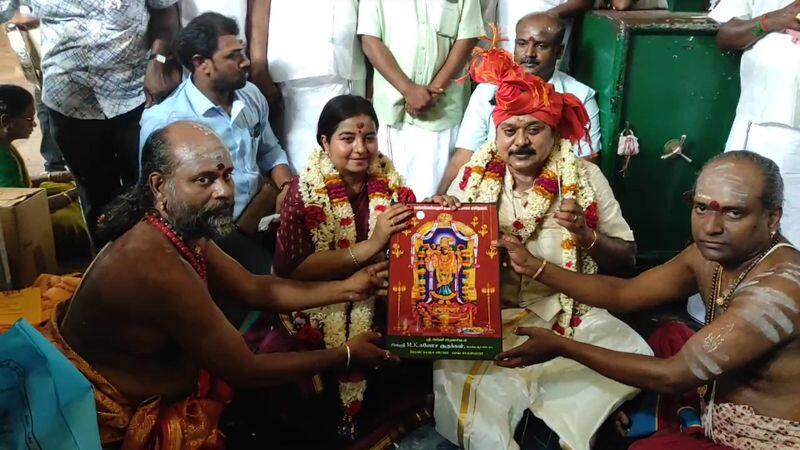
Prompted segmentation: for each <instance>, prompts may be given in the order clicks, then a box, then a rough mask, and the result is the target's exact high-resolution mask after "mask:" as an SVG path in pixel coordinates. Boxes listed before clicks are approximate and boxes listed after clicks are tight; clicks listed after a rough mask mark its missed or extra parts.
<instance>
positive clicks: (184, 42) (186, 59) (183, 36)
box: [175, 12, 239, 72]
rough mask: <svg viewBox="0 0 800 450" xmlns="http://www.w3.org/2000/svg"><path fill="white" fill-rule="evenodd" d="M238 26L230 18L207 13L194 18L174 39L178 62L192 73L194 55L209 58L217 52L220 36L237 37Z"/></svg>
mask: <svg viewBox="0 0 800 450" xmlns="http://www.w3.org/2000/svg"><path fill="white" fill-rule="evenodd" d="M238 34H239V26H238V25H237V24H236V21H235V20H233V19H231V18H230V17H225V16H223V15H222V14H219V13H215V12H207V13H204V14H201V15H199V16H197V17H195V18H194V19H193V20H192V21H191V22H189V23H188V24H187V25H186V26H185V27H184V28H183V29H182V30H181V31H180V32H178V36H177V37H176V38H175V53H176V54H177V55H178V60H179V61H180V62H181V64H183V67H186V69H187V70H189V71H190V72H194V64H193V63H192V58H193V57H194V55H200V56H204V57H206V58H211V56H213V55H214V52H216V51H217V48H218V47H217V39H219V37H220V36H226V35H238Z"/></svg>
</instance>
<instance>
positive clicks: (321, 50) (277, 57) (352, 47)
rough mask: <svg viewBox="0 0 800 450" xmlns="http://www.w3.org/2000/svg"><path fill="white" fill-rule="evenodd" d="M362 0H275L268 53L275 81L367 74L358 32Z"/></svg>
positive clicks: (359, 76)
mask: <svg viewBox="0 0 800 450" xmlns="http://www.w3.org/2000/svg"><path fill="white" fill-rule="evenodd" d="M357 24H358V0H272V6H271V8H270V17H269V44H268V46H267V58H268V60H269V73H270V76H272V79H273V80H274V81H276V82H283V81H289V80H299V79H302V78H311V77H323V76H330V75H334V76H338V77H340V78H344V79H346V80H363V79H365V78H366V69H365V66H364V54H363V53H361V42H360V41H359V39H358V36H356V26H357Z"/></svg>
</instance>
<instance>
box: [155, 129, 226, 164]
mask: <svg viewBox="0 0 800 450" xmlns="http://www.w3.org/2000/svg"><path fill="white" fill-rule="evenodd" d="M159 131H160V132H161V133H162V138H163V140H164V144H165V146H166V147H165V149H164V150H166V151H167V154H168V158H169V159H170V160H171V161H172V162H173V163H174V164H175V165H176V167H177V166H181V165H183V164H196V163H199V162H209V161H213V162H214V163H215V164H221V165H222V167H220V170H224V169H225V168H227V167H232V166H233V165H232V163H231V157H230V153H229V152H228V149H227V147H225V144H223V143H222V140H220V138H219V136H217V134H216V133H214V131H213V130H212V129H211V128H208V127H207V126H205V125H203V124H199V123H196V122H189V121H179V122H174V123H171V124H169V125H167V126H166V127H164V128H163V129H162V130H159ZM159 131H157V132H156V133H158V132H159ZM154 134H155V133H154Z"/></svg>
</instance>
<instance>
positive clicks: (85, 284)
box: [50, 122, 398, 449]
mask: <svg viewBox="0 0 800 450" xmlns="http://www.w3.org/2000/svg"><path fill="white" fill-rule="evenodd" d="M142 164H143V165H142V169H143V172H142V174H143V176H142V177H141V179H140V180H139V182H138V184H137V185H136V186H134V187H133V188H131V189H130V190H129V191H128V192H126V193H125V194H123V195H122V196H120V197H118V198H117V199H116V200H115V201H114V202H113V203H112V204H111V205H110V206H109V208H108V209H107V210H106V212H105V213H104V214H103V216H102V217H101V219H100V221H99V225H98V230H99V232H101V233H103V234H104V237H105V238H106V239H107V240H108V241H109V244H108V245H106V247H105V248H103V250H102V251H101V252H100V253H99V254H98V255H97V258H96V259H95V260H94V262H93V263H92V264H91V266H90V267H89V269H88V270H87V272H86V274H85V275H84V277H83V280H82V282H81V284H80V285H79V286H78V288H77V289H76V291H75V294H74V295H73V296H72V299H71V300H68V301H67V302H65V303H62V304H61V305H59V306H58V307H57V308H56V309H55V312H54V315H53V318H52V320H51V324H50V327H51V328H50V333H51V335H52V336H51V339H52V340H53V342H54V343H55V344H56V346H57V347H58V348H59V349H60V350H61V351H62V352H63V353H64V354H65V355H66V356H67V357H68V358H69V359H70V361H72V363H73V364H75V366H76V367H77V368H78V369H79V370H80V371H81V372H82V373H83V374H84V375H85V376H86V378H87V379H88V380H89V381H90V382H91V383H92V384H93V385H94V390H95V400H96V404H97V417H98V422H99V424H100V434H101V441H102V442H103V445H104V446H107V445H111V446H118V445H120V444H121V446H122V448H126V449H144V448H151V447H150V445H152V444H153V443H155V442H157V443H159V444H160V445H161V446H162V447H160V448H187V447H185V445H189V442H191V443H193V444H192V445H194V444H200V445H198V447H196V448H209V449H212V448H224V443H223V442H222V435H221V434H220V432H219V431H218V429H217V422H218V420H219V416H220V413H221V412H222V409H223V407H224V405H225V404H226V402H227V401H228V400H229V398H230V395H231V388H240V387H260V386H267V385H275V384H280V383H282V382H285V381H288V380H292V379H296V378H298V377H301V376H304V375H310V374H314V373H318V372H321V371H326V370H336V369H342V370H344V369H347V368H349V367H352V366H363V367H376V366H381V365H387V364H394V363H396V362H397V361H398V360H397V358H396V357H395V356H393V355H391V354H390V353H389V352H388V351H385V350H382V349H380V348H379V347H377V346H376V345H375V342H376V341H378V340H379V338H380V336H379V335H378V334H377V333H364V334H362V335H359V336H356V337H355V338H353V339H351V340H350V341H348V342H346V343H345V344H344V345H342V346H341V347H339V348H330V349H324V350H317V351H311V352H303V353H272V354H261V355H254V354H253V353H252V352H251V351H250V350H249V349H248V347H247V346H246V345H245V342H244V340H243V339H242V337H241V336H240V335H239V333H238V332H237V330H236V329H235V328H234V327H233V326H231V325H230V323H229V322H228V321H227V320H226V319H225V316H224V315H223V314H222V312H221V308H222V307H223V304H224V303H226V302H231V303H233V302H235V303H241V304H243V305H245V306H246V307H248V308H250V309H258V310H263V311H267V312H273V313H274V312H288V311H290V310H292V309H307V308H314V307H319V306H324V305H329V304H334V303H338V302H345V301H355V300H361V299H365V298H367V297H368V296H372V295H375V294H378V295H381V294H384V292H382V291H384V290H385V287H386V277H387V272H386V266H385V264H376V265H372V266H368V267H366V268H364V269H362V270H360V271H358V272H356V273H355V274H353V275H352V276H351V277H349V278H347V279H345V280H342V281H332V282H324V283H311V282H298V281H291V280H284V279H280V278H275V277H271V276H256V275H252V274H250V273H249V272H247V271H246V270H244V269H243V268H242V267H241V266H240V265H239V264H238V263H237V262H236V261H234V260H233V259H231V258H230V257H229V256H228V255H226V254H225V253H224V252H223V251H221V250H220V249H219V247H217V245H216V244H214V242H213V241H212V240H211V239H212V238H216V237H218V236H221V235H224V234H225V233H228V232H230V230H231V229H232V228H233V227H234V225H233V222H232V219H231V216H232V212H233V193H234V186H233V181H232V179H231V171H232V170H233V164H232V163H231V157H230V154H229V152H228V150H227V149H226V148H225V146H224V145H223V143H222V142H221V141H220V139H219V138H218V137H217V136H216V134H214V132H213V131H211V130H210V129H209V128H207V127H205V126H203V125H200V124H196V123H192V122H175V123H173V124H170V125H169V126H167V127H165V128H163V129H161V130H157V131H156V132H154V133H153V134H152V135H151V136H150V138H149V139H148V140H147V143H146V144H145V146H144V150H143V159H142ZM192 448H195V447H192Z"/></svg>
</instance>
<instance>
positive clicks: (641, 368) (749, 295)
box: [497, 151, 800, 450]
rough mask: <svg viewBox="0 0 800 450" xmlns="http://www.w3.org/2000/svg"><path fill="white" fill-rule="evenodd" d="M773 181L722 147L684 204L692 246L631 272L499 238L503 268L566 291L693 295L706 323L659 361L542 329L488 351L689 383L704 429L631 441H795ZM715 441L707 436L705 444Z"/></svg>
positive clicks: (792, 267) (770, 171)
mask: <svg viewBox="0 0 800 450" xmlns="http://www.w3.org/2000/svg"><path fill="white" fill-rule="evenodd" d="M782 204H783V181H782V179H781V176H780V173H779V171H778V166H777V165H776V164H775V163H774V162H773V161H771V160H769V159H767V158H764V157H763V156H760V155H758V154H756V153H751V152H746V151H733V152H727V153H723V154H722V155H719V156H718V157H716V158H714V159H713V160H711V161H710V162H709V163H708V164H706V166H705V168H704V169H703V171H702V172H701V173H700V176H699V178H698V180H697V184H696V186H695V192H694V201H693V208H692V216H691V219H692V235H693V237H694V241H695V243H694V244H692V245H691V246H689V247H688V248H687V249H685V250H684V251H683V252H682V253H680V254H679V255H678V256H677V257H676V258H674V259H673V260H671V261H669V262H668V263H666V264H664V265H662V266H659V267H656V268H654V269H651V270H649V271H647V272H645V273H643V274H641V275H639V276H638V277H636V278H633V279H630V280H623V279H619V278H613V277H607V276H599V275H582V274H578V273H575V272H570V271H566V270H562V269H561V268H559V267H556V266H554V265H552V264H546V263H545V262H544V261H542V260H540V259H538V258H535V257H533V256H532V255H531V254H530V253H528V251H527V250H526V249H525V247H524V246H522V245H521V244H519V243H518V242H516V241H515V240H514V239H513V238H505V237H504V238H503V239H502V240H500V241H498V242H497V246H498V247H503V248H505V249H506V252H507V253H508V256H509V260H510V264H511V266H512V268H513V269H514V270H515V271H517V272H518V273H522V274H538V275H539V276H538V280H539V281H540V282H542V283H544V284H546V285H549V286H551V287H552V288H553V289H556V290H561V291H563V292H565V293H566V294H567V295H569V296H571V297H573V298H575V299H576V300H578V301H580V302H582V303H585V304H588V305H592V306H597V307H601V308H606V309H608V310H609V311H618V312H624V311H636V310H644V309H648V308H652V307H654V306H657V305H660V304H664V303H667V302H672V301H685V299H686V297H688V296H689V295H692V294H694V293H696V292H700V293H701V295H702V296H703V298H704V299H705V302H706V308H707V311H706V326H705V327H704V328H703V329H701V330H700V331H699V332H698V333H697V334H695V335H694V336H693V337H692V338H691V339H689V340H688V341H687V343H686V344H685V345H684V347H683V348H682V350H681V351H680V352H679V353H678V354H677V355H676V356H674V357H672V358H669V359H656V358H652V357H648V356H643V355H634V354H629V353H622V352H616V351H612V350H607V349H603V348H599V347H595V346H592V345H588V344H584V343H581V342H578V341H574V340H568V339H564V338H562V337H560V336H557V335H555V334H553V333H552V332H549V331H547V330H544V329H540V328H519V329H517V331H516V333H517V334H518V335H520V336H523V335H525V336H529V337H530V338H529V339H528V340H527V341H526V342H524V343H523V344H522V345H520V346H518V347H516V348H513V349H511V350H509V351H506V352H505V353H502V354H500V355H499V357H498V361H497V364H498V365H500V366H503V367H520V366H526V365H530V364H538V363H541V362H544V361H549V360H551V359H553V358H557V357H564V358H569V359H572V360H575V361H577V362H579V363H581V364H583V365H585V366H587V367H590V368H592V369H593V370H596V371H597V372H599V373H601V374H603V375H605V376H607V377H609V378H612V379H615V380H618V381H620V382H622V383H625V384H629V385H632V386H638V387H640V388H642V389H650V390H655V391H658V392H672V393H677V392H685V391H688V390H690V389H695V388H699V391H700V393H701V394H704V396H705V398H706V400H707V404H706V406H705V411H704V414H703V423H704V426H705V435H706V437H705V438H702V437H700V438H697V437H692V436H689V435H686V434H670V433H664V434H657V435H654V436H653V437H651V438H649V439H646V440H643V441H639V442H637V443H636V444H634V446H633V447H631V448H632V449H636V450H656V449H681V450H694V449H701V448H702V449H730V448H733V449H784V448H798V447H800V381H798V380H800V339H798V336H800V252H798V251H797V250H796V249H795V248H794V247H792V246H791V245H790V244H789V243H788V242H787V241H786V240H785V239H784V238H783V237H782V236H781V235H780V232H779V227H780V219H781V205H782ZM711 441H713V442H711Z"/></svg>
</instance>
